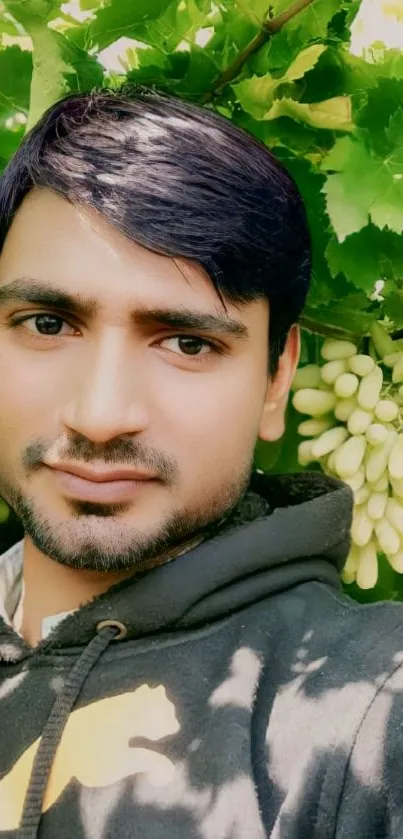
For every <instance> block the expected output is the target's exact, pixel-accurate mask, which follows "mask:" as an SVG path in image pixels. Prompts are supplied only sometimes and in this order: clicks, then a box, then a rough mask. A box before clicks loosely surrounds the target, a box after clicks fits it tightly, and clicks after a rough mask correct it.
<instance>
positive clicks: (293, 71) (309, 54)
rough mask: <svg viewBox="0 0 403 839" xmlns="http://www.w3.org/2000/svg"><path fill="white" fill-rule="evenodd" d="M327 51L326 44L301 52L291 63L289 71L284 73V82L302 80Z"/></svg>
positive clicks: (313, 46)
mask: <svg viewBox="0 0 403 839" xmlns="http://www.w3.org/2000/svg"><path fill="white" fill-rule="evenodd" d="M326 50H327V47H326V45H325V44H312V46H310V47H307V48H306V49H304V50H301V52H300V53H299V55H297V57H296V58H295V59H294V61H292V62H291V64H290V66H289V68H288V70H286V72H285V73H284V76H283V77H282V81H289V82H292V81H295V80H296V79H301V78H302V76H305V73H308V71H309V70H312V68H313V67H314V66H315V64H316V63H317V61H318V60H319V58H320V56H321V55H322V54H323V53H324V52H326Z"/></svg>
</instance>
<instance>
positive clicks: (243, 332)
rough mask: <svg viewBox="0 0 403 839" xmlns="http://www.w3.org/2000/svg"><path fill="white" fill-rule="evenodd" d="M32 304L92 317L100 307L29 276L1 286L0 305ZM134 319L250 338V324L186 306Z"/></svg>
mask: <svg viewBox="0 0 403 839" xmlns="http://www.w3.org/2000/svg"><path fill="white" fill-rule="evenodd" d="M16 302H19V303H32V304H33V305H35V306H51V307H52V308H53V309H60V310H62V311H65V312H69V313H70V314H73V315H76V316H81V317H87V318H89V317H93V316H94V315H95V314H96V313H97V311H99V310H100V306H99V303H98V301H97V300H95V299H94V298H91V297H86V296H84V295H81V294H78V295H72V294H70V293H69V292H67V291H65V290H64V289H62V288H56V287H55V286H53V285H49V284H47V283H39V282H37V281H35V280H30V279H27V278H19V279H16V280H12V281H11V282H9V283H7V284H6V285H3V286H0V306H5V305H7V304H9V303H16ZM132 319H133V321H134V323H136V324H137V325H138V326H140V327H141V326H149V325H153V324H160V325H164V326H167V327H171V328H173V329H197V330H200V331H203V332H208V333H221V334H226V335H232V336H234V337H235V338H239V339H244V340H245V339H247V338H248V337H249V332H248V329H247V326H246V325H245V324H244V323H241V322H240V321H238V320H234V319H233V318H230V317H228V316H224V315H220V314H212V313H210V312H200V311H197V310H196V309H187V308H185V307H184V308H182V307H181V308H179V309H173V308H167V307H163V308H142V309H137V310H134V311H133V313H132Z"/></svg>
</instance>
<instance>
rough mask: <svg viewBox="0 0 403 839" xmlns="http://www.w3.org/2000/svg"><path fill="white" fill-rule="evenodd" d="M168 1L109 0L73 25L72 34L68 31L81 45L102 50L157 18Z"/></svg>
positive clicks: (135, 32) (135, 33)
mask: <svg viewBox="0 0 403 839" xmlns="http://www.w3.org/2000/svg"><path fill="white" fill-rule="evenodd" d="M172 3H173V0H136V2H135V3H133V0H111V2H109V3H108V4H107V5H105V6H103V7H102V8H101V9H99V10H98V11H97V13H96V16H95V19H94V20H93V21H90V22H89V23H88V24H86V26H80V27H77V30H76V33H75V36H74V35H73V34H70V33H69V35H70V37H71V38H72V40H74V41H75V42H76V43H77V45H79V46H81V47H86V48H87V49H92V50H102V49H105V47H108V46H109V44H112V43H113V42H114V41H116V40H117V39H118V38H120V37H121V36H122V35H124V36H126V37H133V38H135V37H137V36H138V35H139V34H140V33H139V31H138V30H139V27H140V26H141V25H144V24H145V23H146V22H147V21H148V20H152V19H155V18H158V17H159V16H160V15H162V13H163V12H164V11H165V9H166V8H167V7H168V6H170V5H171V4H172ZM175 5H176V4H175Z"/></svg>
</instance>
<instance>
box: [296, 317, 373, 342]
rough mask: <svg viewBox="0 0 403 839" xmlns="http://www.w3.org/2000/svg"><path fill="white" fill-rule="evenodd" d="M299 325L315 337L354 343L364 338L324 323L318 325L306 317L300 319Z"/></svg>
mask: <svg viewBox="0 0 403 839" xmlns="http://www.w3.org/2000/svg"><path fill="white" fill-rule="evenodd" d="M299 325H300V326H301V327H302V329H306V330H308V332H313V333H315V334H316V335H323V336H324V337H325V338H338V339H340V340H342V341H352V342H353V343H354V342H356V341H357V340H361V339H362V338H363V337H364V336H363V335H358V334H357V333H356V332H348V331H347V330H346V329H343V328H342V327H341V326H330V325H328V324H326V323H319V322H318V321H316V320H313V318H310V317H307V316H306V315H302V316H301V317H300V319H299Z"/></svg>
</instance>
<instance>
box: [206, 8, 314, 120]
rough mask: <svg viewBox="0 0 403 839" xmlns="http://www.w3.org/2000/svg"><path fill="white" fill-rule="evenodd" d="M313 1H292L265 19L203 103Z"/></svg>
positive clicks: (217, 80)
mask: <svg viewBox="0 0 403 839" xmlns="http://www.w3.org/2000/svg"><path fill="white" fill-rule="evenodd" d="M313 2H314V0H295V2H294V3H292V4H291V5H290V6H289V7H288V9H285V10H284V12H281V14H279V15H277V16H276V17H273V18H267V19H266V20H264V21H263V24H262V28H261V29H260V31H259V32H258V33H257V35H255V37H254V38H252V40H251V41H249V44H247V45H246V47H245V48H244V49H243V50H242V52H240V53H239V55H237V57H236V58H235V59H234V61H233V62H232V64H229V65H228V67H226V68H225V70H223V72H222V73H221V74H220V75H219V76H218V77H217V79H216V80H215V82H214V83H213V85H212V87H211V88H210V90H208V91H207V93H205V94H204V96H202V98H201V104H202V105H205V104H206V103H207V102H211V100H212V99H213V98H214V96H215V95H216V93H218V92H219V91H220V90H221V89H222V88H223V87H224V86H225V85H226V84H228V82H231V81H233V79H235V78H236V77H237V76H238V74H239V72H240V71H241V69H242V67H243V65H244V64H245V62H246V61H247V60H248V58H249V56H251V55H253V53H255V52H257V50H259V49H260V47H262V46H263V44H265V43H266V41H268V40H269V38H271V37H272V35H276V33H277V32H280V30H281V29H282V28H283V26H285V24H286V23H288V21H289V20H291V19H292V18H293V17H295V16H296V15H298V14H300V12H302V11H303V10H304V9H306V8H308V6H310V5H311V3H313Z"/></svg>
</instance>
